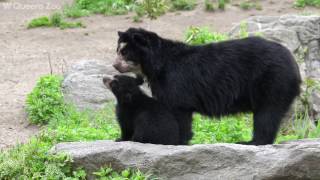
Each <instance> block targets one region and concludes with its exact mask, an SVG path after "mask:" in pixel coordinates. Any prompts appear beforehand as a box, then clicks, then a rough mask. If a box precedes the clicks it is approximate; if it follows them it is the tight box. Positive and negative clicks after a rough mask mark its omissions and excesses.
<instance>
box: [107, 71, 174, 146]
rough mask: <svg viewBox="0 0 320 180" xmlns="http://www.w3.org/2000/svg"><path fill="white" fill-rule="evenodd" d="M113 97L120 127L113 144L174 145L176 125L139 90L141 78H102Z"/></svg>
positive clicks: (167, 112)
mask: <svg viewBox="0 0 320 180" xmlns="http://www.w3.org/2000/svg"><path fill="white" fill-rule="evenodd" d="M103 82H104V84H105V85H106V86H107V87H108V88H109V89H110V90H111V91H112V92H113V94H114V95H115V96H116V98H117V106H116V114H117V118H118V122H119V124H120V128H121V138H120V139H118V140H117V141H136V142H141V143H152V144H165V145H177V144H179V126H178V122H177V121H176V119H175V118H174V116H173V114H172V113H170V111H169V110H168V109H167V108H166V107H165V106H163V105H161V104H160V103H158V102H157V101H156V100H155V99H153V98H151V97H149V96H147V95H146V94H144V93H143V92H142V90H141V89H140V88H139V85H141V84H142V83H143V79H142V77H137V78H133V77H129V76H118V75H116V76H114V79H111V78H107V77H105V78H103Z"/></svg>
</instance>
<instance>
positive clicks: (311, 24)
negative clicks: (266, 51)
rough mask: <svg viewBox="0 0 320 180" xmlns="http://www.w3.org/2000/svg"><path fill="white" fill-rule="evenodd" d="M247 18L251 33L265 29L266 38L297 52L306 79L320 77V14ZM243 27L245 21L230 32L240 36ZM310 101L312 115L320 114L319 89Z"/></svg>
mask: <svg viewBox="0 0 320 180" xmlns="http://www.w3.org/2000/svg"><path fill="white" fill-rule="evenodd" d="M245 22H247V23H246V26H247V30H248V31H249V34H251V35H253V34H256V33H257V32H259V33H262V35H263V37H264V38H267V39H270V40H273V41H276V42H279V43H281V44H283V45H284V46H286V47H287V48H288V49H289V50H290V51H291V52H293V53H294V54H296V60H297V61H298V64H299V67H300V72H301V75H302V77H303V78H304V79H305V78H312V79H314V80H317V81H320V46H319V43H320V16H295V15H286V16H280V17H272V16H256V17H252V18H249V19H247V20H246V21H245ZM240 31H241V24H239V25H236V26H235V27H234V28H233V29H232V30H231V31H230V35H231V36H233V37H237V36H238V35H239V32H240ZM303 88H304V89H305V86H304V87H303ZM310 104H311V110H310V111H311V112H310V115H311V116H313V117H312V118H313V119H318V118H320V94H319V91H318V92H317V91H314V92H312V94H311V98H310Z"/></svg>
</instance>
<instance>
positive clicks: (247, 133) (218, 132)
mask: <svg viewBox="0 0 320 180" xmlns="http://www.w3.org/2000/svg"><path fill="white" fill-rule="evenodd" d="M251 119H252V116H251V115H249V114H243V115H238V116H229V117H223V118H222V119H220V120H217V119H210V118H207V117H205V116H201V115H198V114H197V115H195V116H194V118H193V125H192V129H193V130H194V132H196V133H195V135H194V137H193V139H192V141H191V143H192V144H204V143H205V144H210V143H219V142H220V143H221V142H227V143H235V142H239V141H248V140H250V138H251V134H252V133H251V126H252V125H251V124H252V120H251Z"/></svg>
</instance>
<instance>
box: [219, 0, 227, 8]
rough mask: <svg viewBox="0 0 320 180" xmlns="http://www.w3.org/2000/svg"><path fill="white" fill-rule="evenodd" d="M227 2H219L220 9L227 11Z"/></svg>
mask: <svg viewBox="0 0 320 180" xmlns="http://www.w3.org/2000/svg"><path fill="white" fill-rule="evenodd" d="M226 3H227V2H226V1H225V0H218V8H219V9H221V10H224V9H225V6H226Z"/></svg>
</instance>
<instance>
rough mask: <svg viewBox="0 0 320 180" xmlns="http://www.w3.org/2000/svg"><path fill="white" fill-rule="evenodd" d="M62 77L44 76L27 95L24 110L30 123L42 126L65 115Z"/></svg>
mask: <svg viewBox="0 0 320 180" xmlns="http://www.w3.org/2000/svg"><path fill="white" fill-rule="evenodd" d="M61 82H62V77H60V76H51V75H49V76H44V77H42V78H40V80H39V81H38V83H37V85H36V87H35V88H34V89H33V91H32V92H31V93H30V94H28V96H27V100H26V104H27V107H26V110H27V113H28V116H29V120H30V121H31V123H35V124H44V123H48V122H49V121H50V120H51V119H53V118H56V117H55V116H56V114H63V113H65V110H66V107H65V105H64V101H63V95H62V92H61V88H60V87H61Z"/></svg>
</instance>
